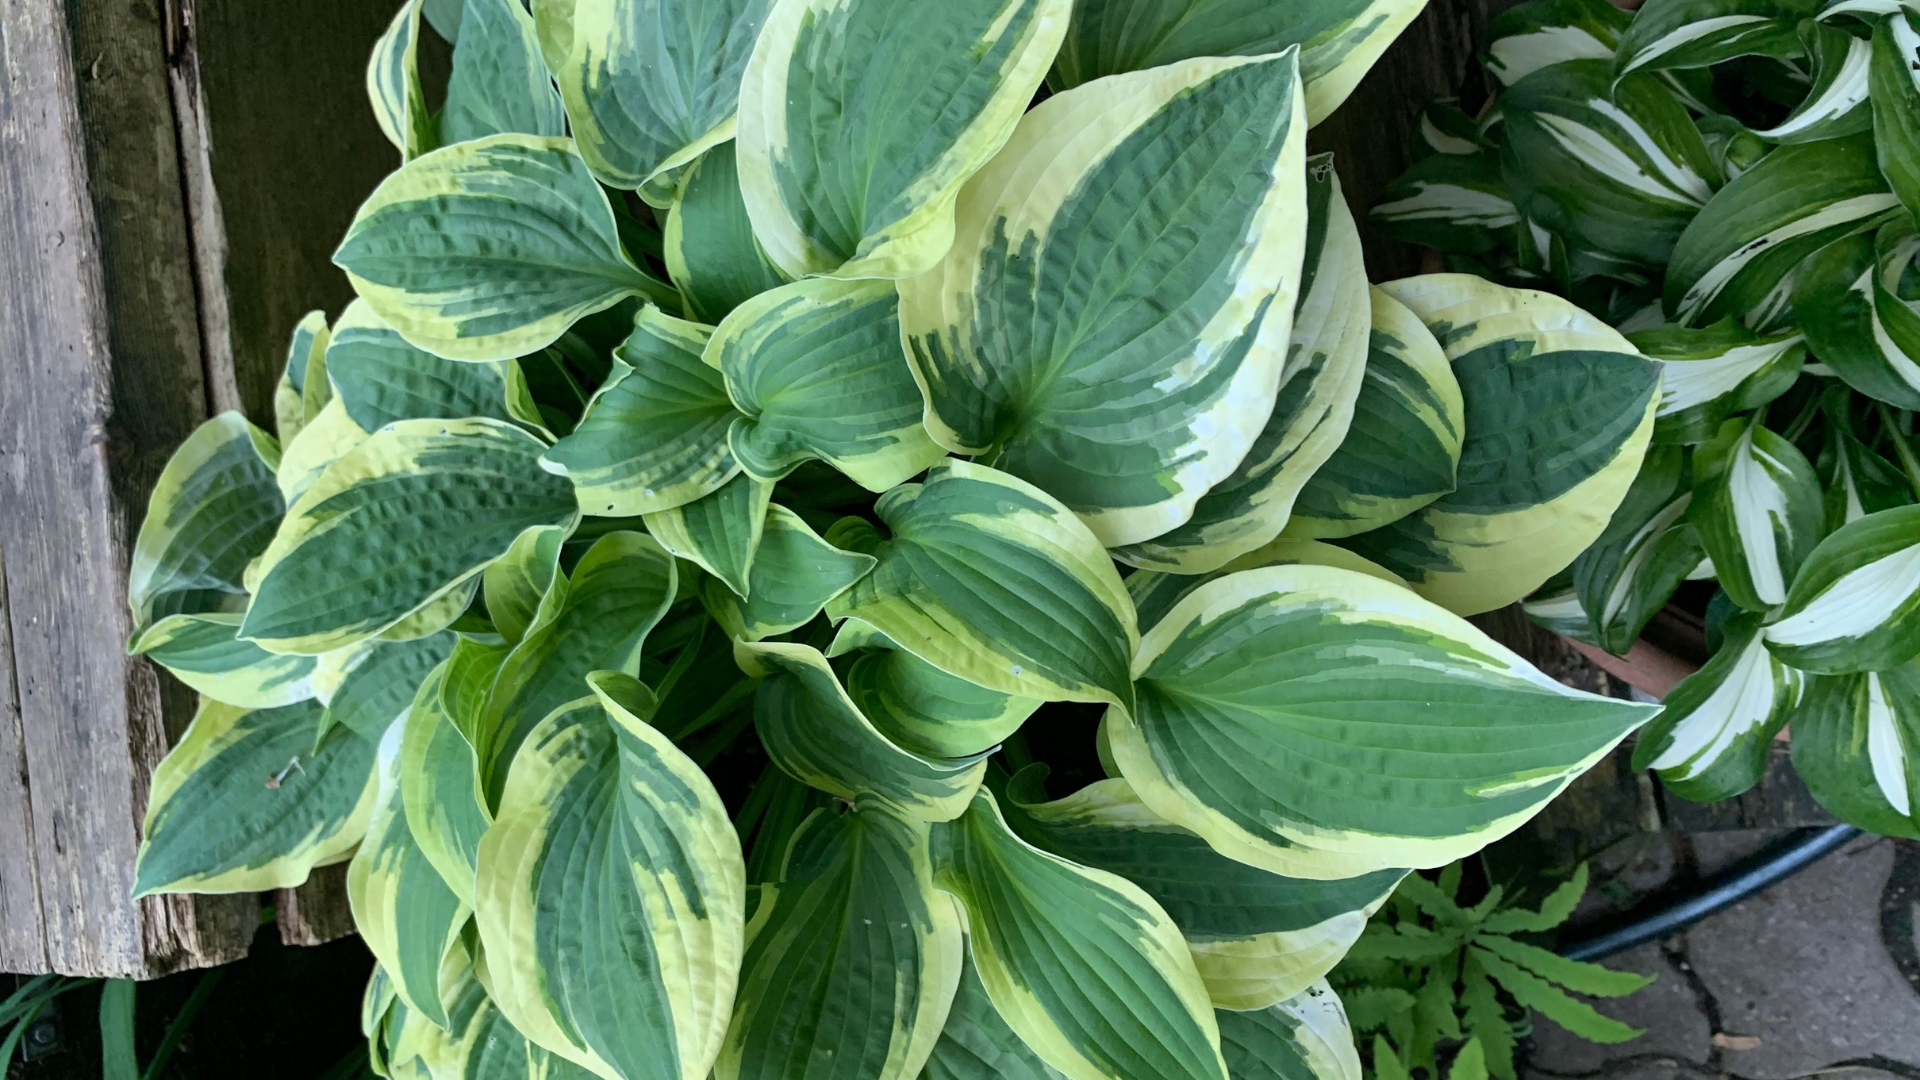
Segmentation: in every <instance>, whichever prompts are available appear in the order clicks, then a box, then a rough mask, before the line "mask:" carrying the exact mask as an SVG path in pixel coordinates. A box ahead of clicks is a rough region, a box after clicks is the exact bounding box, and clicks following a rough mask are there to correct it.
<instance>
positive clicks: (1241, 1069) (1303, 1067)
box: [1215, 980, 1485, 1080]
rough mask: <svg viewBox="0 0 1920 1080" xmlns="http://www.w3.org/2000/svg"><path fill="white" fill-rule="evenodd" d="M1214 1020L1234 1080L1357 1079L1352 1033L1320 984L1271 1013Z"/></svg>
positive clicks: (1357, 1061) (1238, 1014)
mask: <svg viewBox="0 0 1920 1080" xmlns="http://www.w3.org/2000/svg"><path fill="white" fill-rule="evenodd" d="M1215 1015H1216V1016H1217V1017H1218V1019H1219V1021H1220V1052H1221V1054H1222V1055H1224V1056H1225V1057H1226V1059H1227V1075H1229V1076H1231V1077H1232V1078H1233V1080H1360V1077H1361V1071H1360V1053H1359V1051H1358V1050H1356V1049H1355V1048H1354V1045H1353V1028H1352V1026H1351V1025H1350V1024H1348V1023H1347V1011H1346V1009H1345V1008H1343V1007H1342V1006H1341V1004H1340V995H1338V994H1336V993H1334V992H1333V988H1332V987H1330V986H1328V985H1327V984H1326V982H1325V980H1321V981H1317V982H1315V983H1314V984H1313V985H1312V986H1310V987H1308V988H1307V989H1305V990H1303V991H1301V992H1300V993H1299V994H1298V995H1296V996H1294V997H1291V998H1288V999H1287V1000H1286V1001H1282V1002H1280V1003H1279V1004H1277V1005H1275V1006H1273V1007H1272V1008H1268V1009H1261V1010H1259V1011H1258V1012H1227V1011H1224V1010H1222V1011H1220V1012H1218V1013H1216V1014H1215ZM1449 1080H1453V1078H1452V1077H1449ZM1482 1080H1485V1078H1484V1077H1483V1078H1482Z"/></svg>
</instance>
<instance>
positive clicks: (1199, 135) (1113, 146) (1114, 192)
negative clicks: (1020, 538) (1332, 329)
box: [900, 52, 1307, 546]
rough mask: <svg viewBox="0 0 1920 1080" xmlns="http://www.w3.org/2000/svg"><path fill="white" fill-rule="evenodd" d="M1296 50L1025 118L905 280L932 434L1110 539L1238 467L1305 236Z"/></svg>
mask: <svg viewBox="0 0 1920 1080" xmlns="http://www.w3.org/2000/svg"><path fill="white" fill-rule="evenodd" d="M1297 59H1298V54H1297V53H1292V52H1288V53H1282V54H1280V55H1278V56H1270V57H1261V58H1257V59H1251V60H1240V59H1233V60H1218V59H1200V60H1188V61H1184V62H1182V63H1179V64H1173V65H1170V66H1167V67H1163V68H1154V69H1152V70H1150V71H1143V72H1136V73H1132V74H1128V75H1124V76H1119V77H1118V78H1117V79H1116V80H1115V81H1114V82H1111V83H1102V84H1101V85H1100V86H1098V87H1091V86H1089V87H1081V88H1076V89H1074V90H1069V91H1066V92H1065V93H1061V94H1056V95H1054V96H1053V97H1051V98H1048V99H1047V100H1046V101H1044V102H1042V103H1041V104H1040V105H1039V106H1038V107H1037V108H1035V109H1034V110H1033V111H1032V112H1030V113H1028V114H1027V115H1026V117H1025V118H1023V119H1022V120H1021V121H1020V126H1019V128H1018V129H1017V130H1016V131H1015V132H1014V135H1013V138H1012V139H1011V140H1009V141H1008V143H1007V146H1006V149H1005V150H1003V151H1002V152H1001V153H1000V154H999V155H998V156H996V157H995V158H994V160H993V162H992V164H990V165H989V166H988V167H987V168H986V169H984V170H982V171H981V172H980V173H979V174H978V175H977V176H975V177H974V178H973V179H972V180H971V181H969V182H968V184H967V187H966V190H965V191H964V192H963V193H962V198H961V199H960V202H959V205H958V208H957V214H956V216H957V221H958V224H957V226H956V229H957V232H956V238H955V241H954V244H953V248H952V250H951V251H950V252H948V254H947V257H946V258H945V259H944V260H943V261H942V262H941V263H940V264H939V266H938V267H936V268H935V269H934V270H933V271H932V272H930V273H928V274H926V275H924V276H922V277H919V278H914V279H911V280H908V281H904V282H901V284H900V297H901V299H900V322H901V326H902V328H903V331H904V333H905V337H906V340H907V343H908V347H909V351H910V353H911V357H912V361H913V364H914V369H915V377H916V378H917V379H918V380H919V382H920V385H921V387H922V388H923V390H924V391H925V393H926V399H927V409H926V420H927V428H928V430H929V431H930V432H931V433H932V435H933V438H934V440H935V441H937V442H939V443H940V444H941V445H942V446H945V447H946V448H947V449H949V450H952V451H954V452H955V453H961V454H974V455H980V456H981V460H982V461H984V462H986V463H988V464H992V465H994V466H995V467H996V468H999V469H1002V470H1004V471H1006V472H1009V473H1012V474H1013V475H1015V476H1018V477H1020V478H1022V479H1024V480H1028V481H1030V482H1032V483H1034V484H1036V485H1038V486H1039V487H1041V488H1044V489H1046V490H1047V491H1048V492H1050V493H1051V494H1053V495H1054V496H1055V497H1056V498H1058V499H1059V500H1060V501H1061V502H1063V503H1065V504H1066V505H1068V506H1069V507H1072V508H1073V510H1074V511H1075V512H1076V513H1079V514H1080V515H1081V516H1082V517H1083V518H1084V519H1085V520H1086V521H1087V524H1088V525H1089V526H1090V527H1091V528H1092V529H1093V532H1094V534H1095V535H1096V536H1098V537H1100V539H1101V541H1102V542H1103V543H1105V544H1107V545H1108V546H1118V545H1122V544H1131V543H1136V542H1138V541H1141V540H1146V539H1149V538H1151V537H1154V536H1158V535H1159V534H1161V533H1164V532H1166V531H1167V530H1169V529H1172V528H1174V527H1175V526H1177V525H1180V524H1181V523H1182V522H1184V521H1186V520H1187V519H1188V518H1189V517H1191V516H1192V514H1193V508H1194V504H1195V503H1196V502H1198V501H1199V499H1200V497H1201V496H1202V495H1204V494H1205V493H1206V491H1207V489H1208V488H1210V487H1211V486H1213V485H1214V484H1215V483H1217V482H1219V481H1221V480H1223V479H1225V478H1227V477H1228V476H1230V475H1232V474H1233V471H1234V469H1235V467H1236V466H1238V465H1239V464H1240V461H1241V459H1242V458H1244V457H1246V456H1247V452H1248V450H1249V448H1251V447H1252V446H1253V445H1254V440H1255V439H1256V438H1257V437H1258V436H1259V435H1260V432H1261V430H1262V428H1263V427H1264V426H1265V424H1266V422H1267V418H1268V417H1269V416H1270V415H1271V413H1272V412H1273V399H1274V393H1275V389H1274V388H1275V387H1276V386H1277V385H1278V381H1279V377H1280V373H1281V370H1282V368H1283V366H1284V364H1285V359H1286V357H1285V353H1284V343H1285V341H1286V340H1287V335H1288V333H1289V331H1290V327H1291V322H1292V318H1291V316H1292V312H1293V307H1294V301H1295V297H1296V293H1297V289H1298V284H1299V277H1300V272H1299V263H1298V260H1299V259H1300V256H1301V251H1302V250H1303V244H1304V242H1305V239H1306V234H1307V214H1306V203H1305V169H1304V160H1305V145H1304V144H1305V136H1306V124H1305V120H1304V116H1303V113H1302V105H1301V96H1300V93H1299V80H1298V76H1297V71H1296V69H1297V66H1298V65H1297ZM1090 125H1092V126H1093V127H1092V129H1093V130H1097V131H1100V132H1102V133H1111V134H1103V136H1102V137H1101V138H1100V139H1088V138H1078V137H1077V136H1079V135H1080V134H1081V133H1083V132H1085V131H1087V130H1089V129H1090V127H1089V126H1090ZM1149 406H1150V408H1149Z"/></svg>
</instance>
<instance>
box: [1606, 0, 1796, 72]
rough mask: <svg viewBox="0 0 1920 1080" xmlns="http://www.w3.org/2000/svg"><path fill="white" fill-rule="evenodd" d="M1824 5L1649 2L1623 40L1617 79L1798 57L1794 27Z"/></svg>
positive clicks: (1769, 0)
mask: <svg viewBox="0 0 1920 1080" xmlns="http://www.w3.org/2000/svg"><path fill="white" fill-rule="evenodd" d="M1822 2H1823V0H1648V3H1647V4H1646V5H1645V6H1644V7H1642V8H1641V9H1640V10H1639V11H1638V12H1637V13H1636V14H1635V16H1634V19H1633V23H1632V25H1631V26H1629V27H1628V28H1627V30H1626V32H1625V33H1624V34H1622V35H1621V39H1620V46H1619V52H1618V54H1617V57H1616V62H1617V63H1618V65H1619V70H1620V73H1621V74H1623V75H1624V74H1626V73H1627V72H1630V71H1640V70H1646V71H1661V70H1667V69H1672V68H1701V67H1707V66H1709V65H1712V64H1717V63H1719V62H1721V61H1722V60H1731V59H1733V58H1734V57H1736V56H1754V55H1760V56H1776V57H1787V56H1797V55H1799V53H1800V41H1799V37H1798V35H1797V34H1796V33H1795V27H1797V26H1798V25H1799V23H1800V20H1801V19H1805V18H1810V17H1811V16H1812V15H1813V14H1814V13H1815V12H1816V11H1818V10H1820V7H1821V4H1822Z"/></svg>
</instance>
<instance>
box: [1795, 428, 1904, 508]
mask: <svg viewBox="0 0 1920 1080" xmlns="http://www.w3.org/2000/svg"><path fill="white" fill-rule="evenodd" d="M1828 416H1829V418H1830V421H1831V418H1832V416H1833V414H1832V413H1829V414H1828ZM1814 469H1815V471H1816V472H1818V473H1819V476H1820V483H1821V486H1822V487H1824V488H1825V489H1826V495H1825V502H1826V508H1827V521H1826V528H1827V531H1828V532H1829V533H1831V532H1833V531H1834V530H1835V529H1838V528H1839V527H1840V526H1842V525H1845V524H1848V523H1849V522H1854V521H1859V520H1860V519H1861V518H1863V517H1866V516H1867V515H1868V514H1877V513H1879V512H1880V511H1882V510H1891V509H1893V508H1894V507H1896V506H1908V505H1911V504H1912V503H1913V501H1914V499H1913V488H1912V486H1911V485H1910V484H1909V483H1908V481H1907V477H1906V474H1905V473H1903V472H1902V471H1901V470H1900V467H1899V466H1898V465H1895V464H1894V463H1893V462H1891V461H1888V460H1887V459H1886V458H1884V457H1882V456H1881V455H1880V454H1879V453H1877V452H1876V451H1874V450H1873V449H1871V448H1870V447H1868V446H1867V445H1866V444H1865V443H1863V442H1861V441H1860V440H1859V439H1858V438H1856V437H1855V436H1854V434H1853V432H1852V430H1851V429H1850V427H1848V426H1843V425H1842V424H1839V423H1832V422H1830V423H1829V426H1828V429H1827V445H1826V446H1825V447H1824V448H1823V449H1822V450H1821V452H1820V457H1819V460H1817V461H1815V462H1814Z"/></svg>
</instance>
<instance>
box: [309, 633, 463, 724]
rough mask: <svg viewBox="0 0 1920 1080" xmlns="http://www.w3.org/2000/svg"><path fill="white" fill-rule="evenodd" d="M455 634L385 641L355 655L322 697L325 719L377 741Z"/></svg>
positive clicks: (447, 650) (402, 711)
mask: <svg viewBox="0 0 1920 1080" xmlns="http://www.w3.org/2000/svg"><path fill="white" fill-rule="evenodd" d="M454 640H455V638H454V635H453V634H450V633H445V632H442V633H438V634H434V635H432V636H430V637H424V638H420V639H418V640H415V641H396V642H384V643H382V644H380V645H377V646H375V647H374V648H373V649H371V650H370V651H368V652H367V654H366V655H365V656H364V657H362V658H360V659H359V660H358V661H357V662H356V663H355V664H354V665H353V667H352V669H351V670H349V671H348V672H347V674H346V677H345V678H343V679H342V680H341V681H340V683H339V685H338V686H337V687H336V688H335V689H334V690H333V692H332V693H330V694H329V695H328V697H327V716H328V722H329V723H333V724H341V725H344V726H345V727H346V728H347V730H349V731H351V732H353V733H354V734H356V735H358V736H360V737H361V738H363V739H365V740H367V742H369V743H378V742H379V741H380V739H381V736H382V735H384V734H385V733H386V730H387V729H388V728H389V727H392V726H393V722H394V721H395V720H397V719H399V718H400V717H403V716H405V715H407V711H408V710H409V709H410V708H412V706H413V699H414V696H415V695H416V694H417V693H418V692H419V689H420V686H421V684H422V683H424V682H425V681H426V680H427V676H428V674H429V673H430V672H432V671H433V669H434V668H436V667H439V666H440V662H441V661H443V660H445V659H446V658H447V654H448V653H450V652H452V651H453V645H454Z"/></svg>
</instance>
